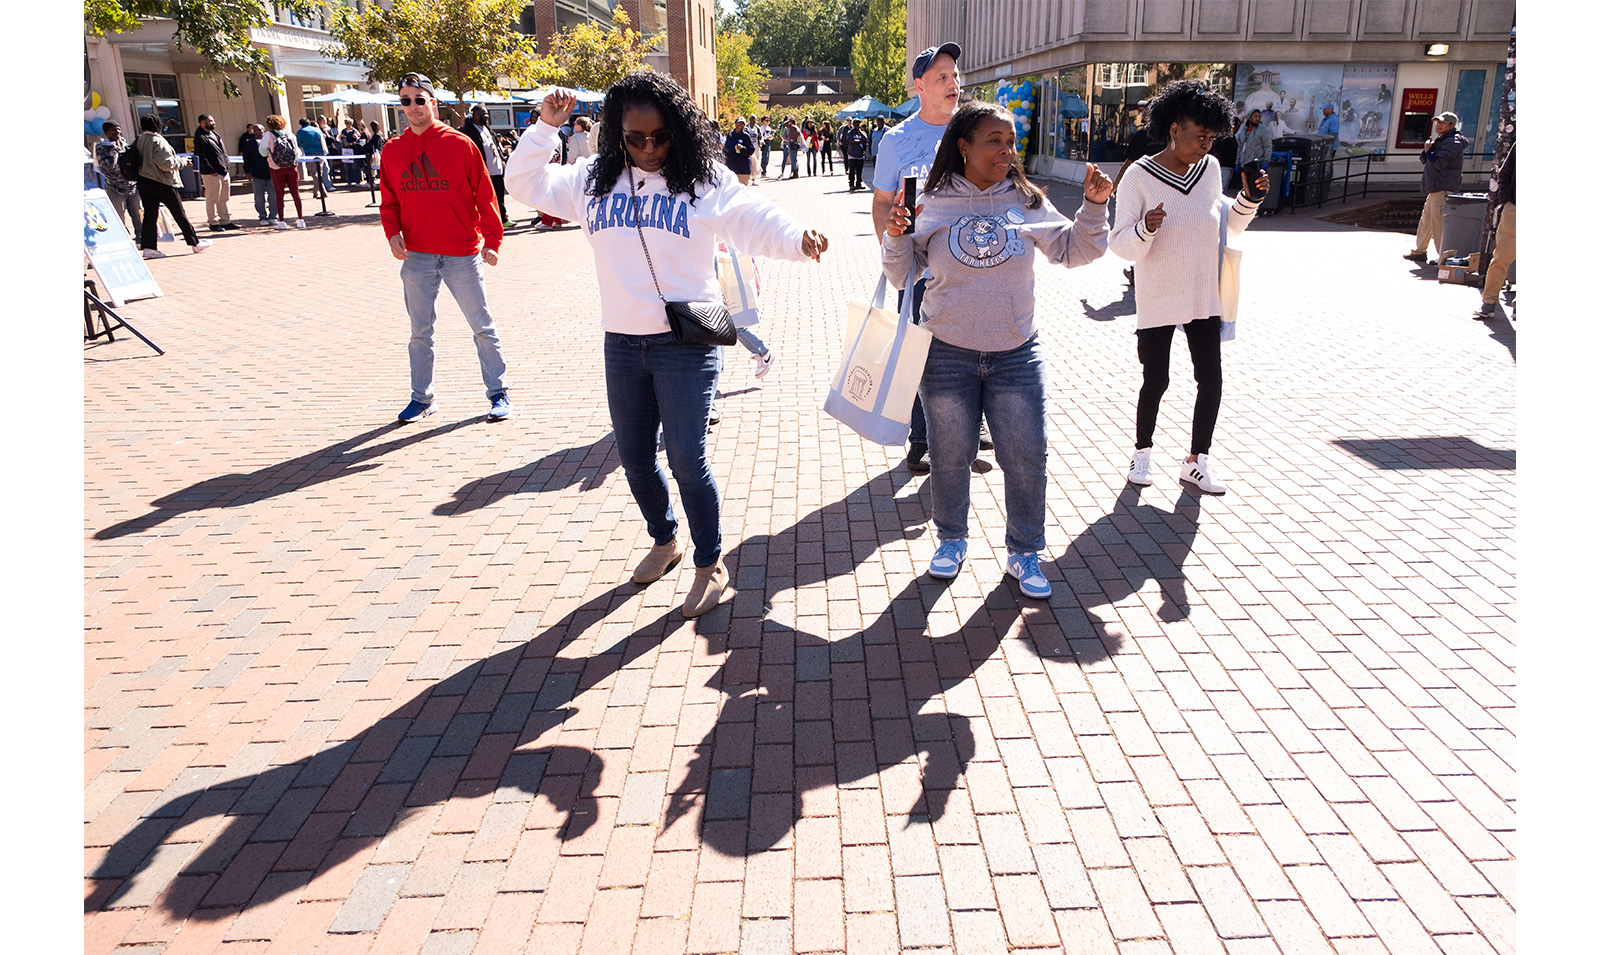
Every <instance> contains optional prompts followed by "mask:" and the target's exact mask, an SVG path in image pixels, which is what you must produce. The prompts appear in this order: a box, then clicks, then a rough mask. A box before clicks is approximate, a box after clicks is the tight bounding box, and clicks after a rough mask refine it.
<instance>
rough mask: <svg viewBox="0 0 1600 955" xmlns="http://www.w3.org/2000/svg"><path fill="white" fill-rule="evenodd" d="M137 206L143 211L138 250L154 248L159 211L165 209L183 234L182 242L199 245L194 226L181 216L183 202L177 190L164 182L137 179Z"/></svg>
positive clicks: (184, 216)
mask: <svg viewBox="0 0 1600 955" xmlns="http://www.w3.org/2000/svg"><path fill="white" fill-rule="evenodd" d="M137 185H138V187H139V205H140V206H141V207H142V209H143V211H144V221H143V222H142V223H140V229H139V248H141V249H153V248H155V247H156V233H157V231H159V229H160V226H161V224H160V222H159V221H158V218H159V215H160V209H161V207H162V206H166V207H167V211H168V212H170V213H172V221H173V222H175V223H177V224H178V229H179V231H181V232H182V233H183V241H185V242H187V243H189V244H190V245H199V244H200V237H199V236H198V235H195V232H194V226H192V225H190V224H189V217H188V216H186V215H184V214H183V202H182V201H181V200H180V199H179V198H178V190H176V189H174V188H172V187H171V186H169V185H167V184H166V183H164V182H156V181H155V180H154V179H146V178H145V177H143V176H140V177H139V180H138V183H137Z"/></svg>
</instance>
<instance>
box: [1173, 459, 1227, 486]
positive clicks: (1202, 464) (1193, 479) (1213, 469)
mask: <svg viewBox="0 0 1600 955" xmlns="http://www.w3.org/2000/svg"><path fill="white" fill-rule="evenodd" d="M1208 457H1209V456H1208V455H1204V454H1200V455H1196V456H1195V460H1193V461H1184V462H1183V463H1181V464H1179V465H1178V480H1180V481H1188V482H1189V483H1190V484H1193V485H1194V486H1195V487H1197V488H1199V489H1200V490H1202V491H1204V492H1206V493H1207V494H1226V493H1227V492H1228V488H1227V485H1225V484H1223V483H1222V477H1221V476H1220V475H1219V474H1218V473H1217V466H1216V465H1215V464H1213V463H1211V461H1209V460H1208Z"/></svg>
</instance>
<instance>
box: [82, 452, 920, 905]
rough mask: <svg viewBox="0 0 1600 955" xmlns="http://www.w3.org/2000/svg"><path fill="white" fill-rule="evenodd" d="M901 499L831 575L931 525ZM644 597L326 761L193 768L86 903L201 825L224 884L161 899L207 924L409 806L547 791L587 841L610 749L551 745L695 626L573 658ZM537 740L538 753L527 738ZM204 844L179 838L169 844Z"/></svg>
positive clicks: (508, 657)
mask: <svg viewBox="0 0 1600 955" xmlns="http://www.w3.org/2000/svg"><path fill="white" fill-rule="evenodd" d="M876 480H878V481H879V482H881V483H882V484H883V486H887V487H894V486H903V485H904V484H905V483H906V482H907V481H908V480H909V478H907V477H904V476H902V477H901V478H900V479H899V484H898V485H896V484H894V482H893V480H892V479H891V478H890V477H889V476H888V475H883V476H881V477H880V478H878V479H876ZM870 483H871V482H869V484H870ZM868 497H869V493H868V489H867V488H866V487H863V488H861V489H858V490H857V491H855V492H852V493H851V494H850V495H848V496H847V497H846V498H845V499H844V501H840V502H836V503H833V504H829V505H826V506H824V507H823V508H821V509H819V510H818V511H816V512H813V513H812V514H811V515H808V516H807V517H806V518H804V519H802V520H801V521H799V522H797V523H796V524H795V525H794V526H792V527H790V528H789V529H787V530H786V531H784V532H782V533H780V534H778V535H774V536H773V537H766V536H762V537H758V538H753V539H750V540H746V541H742V542H740V543H739V544H738V545H736V546H735V547H733V548H732V549H731V550H729V551H728V552H727V554H726V559H727V560H728V562H729V566H730V567H731V568H734V569H735V573H739V571H738V570H737V569H738V568H740V567H741V566H742V567H744V568H745V570H744V575H745V576H746V577H747V578H748V577H749V576H750V574H751V571H752V570H760V568H761V567H763V566H765V565H766V563H767V562H768V560H769V555H772V554H776V555H777V560H778V563H779V564H780V565H781V564H783V563H784V559H785V557H787V556H791V555H793V554H795V553H796V552H800V553H804V554H806V555H807V556H808V558H809V556H810V554H811V552H812V549H813V543H815V547H816V550H815V553H816V561H817V562H818V564H819V565H820V564H821V563H822V562H823V552H822V549H821V542H822V540H823V534H824V528H826V527H830V526H832V522H833V521H834V520H835V519H837V518H842V517H843V516H844V514H845V513H846V511H847V510H848V509H849V508H850V507H851V506H859V505H860V504H861V503H862V502H863V501H865V500H866V499H867V498H868ZM879 503H880V502H878V501H873V502H871V504H869V506H877V505H878V504H879ZM899 505H900V502H898V501H896V500H894V499H893V497H892V494H891V496H890V498H889V501H888V504H887V506H888V508H889V509H890V510H894V511H896V514H895V515H894V519H893V520H891V521H888V522H886V524H885V526H886V527H892V528H894V531H893V533H890V534H888V535H886V536H885V537H884V538H882V539H878V538H874V539H873V541H871V542H863V546H861V547H855V548H851V549H849V550H847V551H846V552H844V553H843V554H837V553H835V554H831V555H830V556H829V557H828V559H827V561H826V565H827V568H828V572H829V575H830V576H832V575H838V574H843V573H849V572H851V571H853V570H854V569H855V568H856V566H858V564H859V563H860V561H862V560H864V559H865V558H866V557H867V556H869V555H870V554H871V553H872V552H874V551H875V550H876V549H877V548H878V547H879V546H881V545H882V543H884V542H885V541H886V540H893V539H900V538H902V537H904V536H906V535H907V533H908V532H915V531H916V530H919V528H914V527H912V526H911V525H920V523H921V519H920V516H917V517H915V519H910V518H909V517H908V518H901V517H900V516H899V513H898V510H899ZM920 513H921V507H920V505H917V504H915V503H911V502H908V503H907V506H906V514H907V515H920ZM868 543H870V545H871V546H865V545H866V544H868ZM791 563H792V562H791ZM807 566H809V562H808V563H807ZM785 569H786V568H785ZM820 570H821V568H820V566H819V567H818V571H819V573H817V574H812V573H810V572H809V571H807V572H804V573H801V574H800V576H799V580H801V581H805V582H809V581H811V580H813V579H817V580H820V579H822V576H821V574H820ZM780 579H787V578H780ZM638 592H639V588H638V587H636V586H635V585H634V584H632V583H631V582H628V583H624V584H622V585H620V586H618V587H615V588H612V589H611V590H609V591H607V592H606V593H604V594H601V595H600V596H598V597H595V598H593V599H590V600H588V601H585V602H584V603H583V604H582V605H581V606H580V607H578V608H577V609H575V610H573V611H572V612H570V613H568V614H566V615H565V616H563V617H562V618H561V620H559V621H557V622H556V623H554V624H552V625H551V626H549V627H546V628H544V629H542V630H541V631H540V632H539V633H537V634H534V635H532V637H531V639H529V640H528V641H527V642H526V643H518V644H517V645H516V646H514V647H512V648H509V649H507V650H505V651H503V652H501V653H498V654H495V655H493V656H491V657H489V658H487V659H485V660H481V661H478V662H475V663H472V664H470V665H468V666H466V667H465V668H464V669H462V670H461V671H460V672H458V673H456V674H454V675H452V676H450V677H448V678H446V679H444V680H442V681H440V682H439V683H436V684H434V685H432V686H430V687H429V688H427V689H426V690H423V691H422V692H420V693H418V694H416V695H415V696H413V697H412V698H411V699H410V700H408V701H406V702H405V703H403V704H401V705H399V706H398V707H396V708H395V709H394V710H392V711H391V712H390V713H388V714H387V715H386V716H384V717H383V718H381V719H379V720H378V721H377V722H375V723H374V724H373V725H372V726H371V727H368V728H367V729H365V730H363V731H361V732H360V733H358V734H357V735H356V736H355V737H353V738H352V739H349V740H346V741H342V742H339V743H337V744H335V745H333V746H330V747H328V748H327V749H325V750H323V751H321V752H319V753H317V754H315V755H313V756H310V757H307V758H304V759H300V760H297V761H295V762H294V763H290V764H286V765H283V766H277V767H273V768H271V769H268V770H264V771H262V772H260V773H256V774H253V775H247V776H243V777H239V778H234V779H230V780H226V781H223V782H218V783H214V784H207V783H208V782H209V780H206V779H196V778H194V776H193V771H191V773H190V774H188V776H189V778H187V779H185V778H182V777H180V780H179V781H178V782H176V783H174V784H173V785H172V786H171V787H169V790H168V793H169V794H170V795H166V798H162V799H159V801H158V805H156V806H155V807H154V808H152V809H151V810H149V811H148V812H147V813H145V814H144V816H143V817H142V818H141V819H140V821H139V822H138V823H137V824H135V826H134V827H133V829H132V830H131V831H130V832H128V833H127V834H125V835H123V836H122V837H121V838H119V839H117V840H116V842H115V843H113V844H112V845H111V847H110V848H109V849H108V850H107V852H106V854H105V856H104V857H103V858H102V860H101V861H100V863H99V864H98V865H97V866H96V867H95V870H94V872H93V873H92V874H91V879H92V880H95V881H96V883H97V884H95V885H94V886H93V888H92V890H91V892H90V894H89V896H88V898H87V899H86V900H85V908H86V910H89V911H93V910H98V909H104V908H109V907H112V906H114V905H115V904H116V902H117V900H118V899H120V898H122V897H123V896H124V895H126V894H127V893H128V892H129V891H131V890H132V889H133V888H134V879H135V878H136V877H137V876H138V874H139V873H140V872H142V871H145V870H146V869H148V868H150V867H151V865H152V862H153V861H154V858H155V855H156V854H157V852H158V851H159V850H160V849H161V848H162V845H163V841H164V840H166V839H167V838H168V837H169V836H170V835H171V834H172V833H174V832H176V831H177V830H180V829H185V828H188V827H191V826H198V827H200V828H202V829H214V830H216V831H215V834H214V835H210V836H208V837H207V838H206V839H205V840H203V841H204V845H203V846H202V847H201V848H200V849H199V850H198V851H197V853H196V855H195V857H194V858H193V859H192V860H190V861H189V862H188V863H187V864H186V865H185V866H183V868H182V872H181V874H183V875H203V876H208V877H212V878H213V881H212V882H211V883H210V884H209V885H208V886H207V887H206V888H205V890H204V891H201V892H188V893H176V894H174V893H170V892H166V891H163V892H162V893H161V895H160V897H159V899H158V904H161V905H163V906H166V907H167V908H168V910H169V911H171V912H172V913H173V914H174V915H182V916H183V917H194V918H201V919H206V918H211V919H216V918H223V917H226V916H227V915H228V914H230V913H232V912H235V911H238V910H239V909H242V908H248V907H254V906H258V905H262V904H266V903H268V902H270V901H272V900H274V899H276V898H279V897H281V896H282V895H284V894H285V893H287V892H289V891H292V890H293V889H294V888H296V887H297V886H298V885H303V884H305V882H307V881H309V880H310V879H312V878H315V877H316V876H317V875H319V874H321V873H323V872H326V871H327V870H329V869H331V868H333V867H334V866H337V865H338V864H340V863H341V862H344V861H347V860H349V859H350V858H352V857H353V856H355V855H356V854H357V853H359V852H361V851H363V850H364V849H366V848H368V847H370V846H371V845H373V844H374V843H376V842H377V841H379V840H381V839H382V838H383V837H384V836H385V835H387V834H388V833H389V832H391V831H392V830H393V829H394V828H395V827H396V826H398V825H399V824H400V823H401V822H403V821H404V819H405V818H406V816H408V815H409V814H411V813H413V812H416V811H418V810H419V809H421V808H424V807H426V806H429V805H433V804H437V803H443V802H445V801H447V800H449V799H452V798H462V799H467V798H473V797H481V796H482V795H484V794H485V793H486V792H490V791H492V792H493V793H494V796H492V797H491V798H494V799H503V800H505V801H528V800H529V799H537V798H540V797H543V798H546V799H548V800H549V801H550V803H551V804H552V805H553V807H554V809H555V810H556V811H557V812H558V813H560V814H563V815H564V816H565V821H564V822H562V823H561V824H560V832H559V836H560V838H561V839H562V840H564V841H565V840H570V839H573V838H577V837H578V836H580V835H582V834H583V833H584V832H585V831H587V830H588V829H589V828H590V827H591V826H592V825H593V824H594V821H595V819H596V817H597V806H596V803H595V799H594V795H593V794H594V792H595V789H596V787H597V786H598V784H599V779H600V774H601V772H602V770H603V768H604V767H603V764H602V761H601V758H600V757H599V756H598V755H597V754H596V753H594V752H592V751H591V750H590V749H588V748H585V747H574V746H563V745H559V740H557V741H556V742H554V743H551V744H549V745H544V746H539V745H538V743H539V741H540V740H541V739H542V738H544V737H545V736H546V734H548V733H551V732H552V731H554V730H556V729H558V728H559V727H560V726H561V725H562V724H563V723H564V722H565V721H566V720H568V719H569V718H570V717H571V716H572V715H573V714H574V713H575V712H576V709H575V707H574V706H573V704H574V702H575V701H576V700H577V699H578V698H579V697H580V696H581V695H582V694H584V693H585V692H587V691H588V690H590V689H592V688H593V687H595V686H596V685H598V684H599V683H600V682H601V681H603V680H605V679H607V678H608V677H610V676H612V675H613V674H615V673H616V672H617V671H619V670H620V669H622V668H623V667H624V666H626V665H627V664H628V663H629V662H631V661H633V660H636V659H638V658H639V657H640V656H641V655H642V654H644V653H646V652H648V651H649V650H650V649H651V648H653V647H655V646H657V645H659V644H660V643H661V642H662V641H664V640H665V639H667V638H668V637H669V636H671V635H672V634H673V633H674V632H676V631H677V630H678V629H679V628H680V627H682V626H683V625H684V624H685V621H684V619H683V617H682V616H681V615H680V614H679V613H678V611H677V609H676V608H674V609H672V610H669V611H666V612H664V613H663V614H662V615H661V616H660V617H658V618H656V619H655V620H653V621H651V622H649V623H647V624H645V625H644V626H641V627H635V628H630V631H629V632H628V633H626V634H624V635H622V636H621V637H620V639H618V640H617V641H616V642H615V643H614V644H612V645H611V646H610V647H609V648H607V649H604V650H602V651H601V652H599V653H597V654H595V655H593V656H590V657H588V658H586V659H574V658H569V657H563V656H561V651H562V649H563V648H565V647H566V646H568V645H569V644H571V643H572V642H573V641H574V640H577V639H579V638H580V637H582V636H583V635H584V634H585V633H588V632H590V631H592V630H593V629H594V628H597V627H602V626H605V625H606V619H607V618H608V617H609V616H610V615H611V614H612V613H613V612H614V611H615V610H616V609H617V608H618V607H619V606H621V605H622V604H624V603H626V602H627V600H628V599H629V598H631V597H633V596H635V595H636V594H637V593H638ZM730 612H731V608H730V605H728V604H725V605H724V607H723V608H719V609H718V610H716V611H713V612H712V614H711V615H709V616H713V617H716V616H720V617H721V618H722V619H723V620H726V619H727V616H728V614H729V613H730ZM701 619H702V620H704V619H705V618H701ZM712 629H713V630H714V628H712ZM708 639H712V640H715V639H716V638H715V636H714V635H713V636H712V637H710V638H708ZM528 744H534V747H535V748H532V749H521V748H519V747H523V746H526V745H528ZM200 772H205V771H204V770H201V771H200ZM211 772H213V773H214V772H215V770H211ZM519 793H520V795H518V794H519ZM222 820H225V821H222ZM193 841H194V840H187V841H179V842H176V843H173V844H172V846H171V847H169V851H172V850H173V849H175V847H177V846H181V845H187V844H189V843H191V842H193ZM177 851H182V850H177ZM290 874H293V877H291V875H290ZM271 876H276V878H269V877H271ZM185 900H186V901H185ZM180 909H181V910H182V911H180Z"/></svg>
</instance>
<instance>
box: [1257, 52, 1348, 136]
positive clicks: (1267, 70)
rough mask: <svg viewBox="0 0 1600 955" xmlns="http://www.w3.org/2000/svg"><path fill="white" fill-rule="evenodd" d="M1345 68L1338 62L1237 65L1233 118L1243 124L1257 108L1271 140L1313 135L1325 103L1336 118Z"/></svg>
mask: <svg viewBox="0 0 1600 955" xmlns="http://www.w3.org/2000/svg"><path fill="white" fill-rule="evenodd" d="M1344 69H1345V68H1344V65H1343V64H1340V63H1279V64H1261V63H1240V64H1239V68H1238V69H1237V70H1236V71H1235V72H1234V74H1233V77H1234V79H1233V115H1234V118H1235V119H1238V120H1240V121H1241V122H1243V120H1244V118H1245V117H1246V116H1248V115H1250V112H1251V110H1257V109H1259V110H1261V121H1262V122H1263V123H1265V124H1266V126H1267V128H1268V129H1270V130H1272V138H1274V139H1277V138H1278V137H1280V136H1304V135H1305V134H1307V133H1314V132H1316V131H1317V125H1318V124H1319V123H1321V122H1322V106H1323V104H1324V103H1332V104H1333V105H1334V106H1335V109H1336V113H1335V114H1336V115H1337V107H1338V105H1339V103H1340V102H1341V97H1340V96H1339V88H1340V86H1341V85H1343V82H1344Z"/></svg>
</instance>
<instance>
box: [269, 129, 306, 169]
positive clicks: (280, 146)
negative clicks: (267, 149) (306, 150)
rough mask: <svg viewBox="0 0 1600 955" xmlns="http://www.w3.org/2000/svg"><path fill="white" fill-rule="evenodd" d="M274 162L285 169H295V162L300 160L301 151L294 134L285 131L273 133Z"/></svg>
mask: <svg viewBox="0 0 1600 955" xmlns="http://www.w3.org/2000/svg"><path fill="white" fill-rule="evenodd" d="M272 135H273V137H274V138H273V142H272V161H273V162H275V163H277V164H278V165H279V166H281V167H283V168H285V169H293V168H294V161H295V160H296V159H299V158H300V150H299V149H298V148H297V147H296V145H295V141H294V134H293V133H291V132H289V131H288V130H285V131H283V132H281V133H273V134H272Z"/></svg>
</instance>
